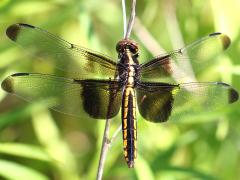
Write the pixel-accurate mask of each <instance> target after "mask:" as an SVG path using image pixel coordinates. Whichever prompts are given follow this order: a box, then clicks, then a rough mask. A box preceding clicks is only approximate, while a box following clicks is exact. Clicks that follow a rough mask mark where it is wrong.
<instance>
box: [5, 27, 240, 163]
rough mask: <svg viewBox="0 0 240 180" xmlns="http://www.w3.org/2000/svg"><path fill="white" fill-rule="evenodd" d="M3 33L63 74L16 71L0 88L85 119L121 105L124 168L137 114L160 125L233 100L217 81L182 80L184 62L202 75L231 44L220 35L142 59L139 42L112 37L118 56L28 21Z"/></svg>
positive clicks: (132, 151) (132, 150)
mask: <svg viewBox="0 0 240 180" xmlns="http://www.w3.org/2000/svg"><path fill="white" fill-rule="evenodd" d="M6 34H7V36H8V37H9V38H10V39H11V40H13V41H14V42H16V43H18V44H20V45H21V46H22V47H24V48H25V49H27V50H28V51H30V50H31V52H33V53H36V54H37V55H40V56H41V55H42V56H43V57H44V58H43V59H44V60H46V61H48V60H49V61H50V59H51V60H52V59H53V62H54V65H55V67H56V69H58V70H61V71H63V72H64V71H66V72H68V73H67V74H66V76H58V75H54V74H51V75H50V74H42V73H15V74H12V75H10V76H8V77H7V78H6V79H4V81H3V82H2V84H1V86H2V89H3V90H5V91H6V92H8V93H11V94H15V95H17V96H19V97H21V98H23V99H25V100H26V101H38V100H42V99H51V100H52V101H51V102H52V103H51V105H49V106H50V108H51V109H53V110H55V111H58V112H62V113H65V114H68V115H72V116H76V117H82V116H83V112H86V114H87V115H88V116H89V117H91V118H92V119H109V118H113V117H115V116H116V115H117V114H118V113H119V111H121V120H122V138H123V154H124V157H125V160H126V162H127V165H128V167H129V168H132V167H134V164H135V160H136V158H137V115H138V114H140V115H141V116H142V118H143V119H145V120H147V121H150V122H153V123H161V122H166V121H167V120H169V119H174V117H176V119H178V120H181V119H183V117H184V115H186V114H187V115H188V114H189V113H191V114H198V113H199V112H211V111H215V110H217V109H218V108H224V107H225V106H226V105H228V104H232V103H234V102H236V101H238V99H239V95H238V92H237V90H235V89H234V88H233V87H232V86H230V85H228V84H226V83H224V82H205V81H204V82H199V81H197V80H195V79H194V78H189V75H188V69H189V68H187V67H186V66H185V64H186V63H187V62H190V63H191V64H190V65H191V66H192V67H193V68H194V69H196V70H195V72H196V73H198V74H201V72H203V71H204V70H206V68H208V67H211V66H212V65H214V63H215V61H212V60H210V59H211V57H213V56H215V54H213V53H211V52H215V51H213V50H216V52H217V53H218V52H220V51H222V50H225V49H227V48H228V47H229V45H230V42H231V41H230V38H229V37H228V36H227V35H224V34H222V33H212V34H209V35H207V36H205V37H203V38H200V39H199V40H197V41H195V42H193V43H191V44H189V45H187V46H185V47H183V48H180V49H178V50H175V51H172V52H170V53H166V54H162V55H159V56H156V57H154V58H153V59H150V60H146V61H145V62H144V63H140V62H139V60H138V59H139V45H138V44H137V42H135V41H133V40H130V39H123V40H121V41H119V42H118V43H117V45H116V51H117V53H118V57H117V58H111V57H108V56H107V55H104V54H101V53H98V52H95V51H92V50H90V49H87V48H84V47H81V46H77V45H74V44H72V43H69V42H67V41H65V40H63V39H61V38H59V37H57V36H55V35H53V34H51V33H49V32H48V31H46V30H43V29H41V28H38V27H35V26H32V25H28V24H23V23H18V24H13V25H11V26H9V27H8V28H7V31H6ZM80 109H83V111H80ZM137 111H138V112H139V113H137ZM184 112H186V113H184ZM189 118H191V116H189Z"/></svg>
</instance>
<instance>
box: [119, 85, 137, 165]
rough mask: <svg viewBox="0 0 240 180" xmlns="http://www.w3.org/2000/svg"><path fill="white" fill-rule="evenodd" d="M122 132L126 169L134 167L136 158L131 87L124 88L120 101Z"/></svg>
mask: <svg viewBox="0 0 240 180" xmlns="http://www.w3.org/2000/svg"><path fill="white" fill-rule="evenodd" d="M122 132H123V148H124V157H125V159H126V162H127V164H128V167H134V159H136V157H137V120H136V95H135V90H134V88H133V87H128V86H127V87H126V88H125V90H124V92H123V99H122Z"/></svg>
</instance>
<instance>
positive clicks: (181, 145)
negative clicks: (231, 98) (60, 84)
mask: <svg viewBox="0 0 240 180" xmlns="http://www.w3.org/2000/svg"><path fill="white" fill-rule="evenodd" d="M129 8H130V6H128V9H129ZM137 16H138V21H137V26H135V27H136V29H134V31H133V34H132V38H133V39H135V40H136V41H138V42H139V44H140V48H141V49H140V50H141V54H140V61H141V62H144V61H145V60H147V59H151V58H152V56H153V55H152V54H154V55H156V53H159V54H160V53H162V52H160V51H158V50H159V48H158V47H156V45H154V44H153V41H151V43H150V44H148V43H147V42H149V41H148V40H149V37H148V34H147V33H146V31H145V29H144V28H146V30H147V31H148V32H149V33H150V34H151V35H152V37H153V40H154V42H155V41H156V42H157V45H159V46H160V45H161V47H163V48H164V49H167V50H170V49H176V48H181V47H182V46H183V45H184V44H189V43H191V42H193V41H194V40H197V39H199V38H200V37H202V36H204V35H207V34H209V33H212V32H223V33H225V34H227V35H228V36H229V37H230V38H231V40H232V45H231V46H230V47H229V49H228V50H227V51H226V52H224V53H221V54H220V55H219V56H217V57H215V56H214V57H213V59H214V58H215V60H217V62H218V63H217V64H214V65H210V66H208V67H204V68H203V71H201V73H200V74H197V76H198V78H199V79H200V80H202V81H223V82H226V83H229V84H231V85H233V87H235V88H236V89H237V90H238V91H239V90H240V83H239V82H240V78H239V75H240V62H239V52H240V43H239V42H240V31H239V29H240V16H239V0H228V1H226V0H222V1H217V0H211V1H188V0H182V1H174V0H172V1H167V0H161V1H159V0H151V1H137ZM17 22H23V23H28V24H32V25H35V26H38V27H41V28H43V29H46V30H48V31H50V32H52V33H53V34H57V35H59V36H60V37H62V38H63V39H66V40H68V41H70V42H72V43H74V44H79V45H81V46H84V47H87V48H90V49H93V50H96V51H99V52H102V53H104V54H107V55H109V56H112V57H116V59H117V54H116V52H115V45H116V43H117V42H118V41H119V40H120V39H121V38H122V37H123V25H122V14H121V1H120V0H119V1H111V0H69V1H67V0H49V1H39V0H32V1H30V0H18V1H13V0H3V1H0V72H1V73H0V77H1V79H4V78H5V77H6V76H8V75H10V74H12V73H14V72H40V73H47V74H48V73H52V72H54V70H53V69H54V67H53V66H52V64H50V63H48V62H43V61H39V60H38V58H36V57H35V56H31V53H29V52H28V51H27V50H24V49H22V48H21V47H18V46H17V45H16V44H14V43H13V42H12V41H10V40H9V39H8V38H7V37H6V35H5V30H6V28H7V27H8V26H9V25H11V24H13V23H17ZM140 23H141V24H140ZM141 25H142V26H141ZM149 45H150V46H149ZM149 47H150V48H149ZM156 51H157V52H156ZM0 100H1V102H0V111H1V114H0V129H1V131H0V176H1V177H3V178H5V179H6V178H7V179H64V180H65V179H71V180H74V179H81V178H82V179H94V178H95V176H96V172H97V165H98V157H99V153H100V148H101V142H102V133H103V129H104V128H103V127H104V121H95V120H90V119H87V118H85V117H84V118H81V119H77V118H73V117H70V116H67V115H62V114H60V113H57V112H52V111H51V113H52V114H50V113H49V111H48V110H46V107H47V105H48V104H47V102H43V101H39V102H36V103H34V104H29V103H24V102H23V101H21V100H19V99H18V98H17V97H13V96H10V95H7V94H6V93H5V92H4V91H3V90H1V91H0ZM189 103H191V102H189ZM190 105H191V104H190ZM239 109H240V106H239V102H237V103H236V104H233V105H231V106H228V107H226V109H225V110H224V111H219V112H210V113H205V112H200V113H199V114H188V116H187V118H185V119H184V121H176V122H172V123H171V121H169V122H167V123H165V124H152V123H149V122H146V121H144V120H143V119H142V118H141V117H140V116H139V117H138V125H139V129H138V153H139V155H138V159H137V161H136V168H135V169H128V168H127V165H126V163H125V162H124V158H123V153H122V149H123V147H122V140H121V135H120V134H119V135H118V137H117V139H116V141H115V142H114V143H113V144H112V146H111V148H110V150H109V153H108V156H107V161H106V165H105V169H104V179H237V177H240V171H239V168H240V153H239V142H240V140H239V139H240V121H239V120H240V110H239ZM120 123H121V121H120V116H119V115H118V116H117V117H116V118H114V121H113V124H112V126H111V132H114V130H115V129H117V127H118V126H119V125H120Z"/></svg>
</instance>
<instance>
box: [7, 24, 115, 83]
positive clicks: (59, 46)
mask: <svg viewBox="0 0 240 180" xmlns="http://www.w3.org/2000/svg"><path fill="white" fill-rule="evenodd" d="M6 34H7V36H8V37H9V38H10V39H11V40H13V41H15V42H17V43H18V44H20V45H21V46H23V47H24V48H26V49H27V51H31V52H32V53H33V54H36V56H38V57H42V58H41V59H44V60H48V61H51V62H53V64H54V65H55V66H56V67H57V68H59V69H60V70H63V71H67V72H68V74H69V75H70V76H71V77H74V78H79V77H81V78H84V79H85V78H93V77H102V78H106V79H109V78H114V75H115V69H116V63H115V62H114V61H113V60H112V59H111V58H109V57H107V56H105V55H102V54H100V53H97V52H94V51H91V50H89V49H86V48H83V47H80V46H77V45H74V44H71V43H69V42H67V41H65V40H63V39H61V38H59V37H57V36H55V35H53V34H51V33H49V32H47V31H45V30H43V29H40V28H38V27H34V26H32V25H28V24H13V25H11V26H10V27H8V29H7V32H6Z"/></svg>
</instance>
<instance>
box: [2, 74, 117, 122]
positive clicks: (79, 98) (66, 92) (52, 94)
mask: <svg viewBox="0 0 240 180" xmlns="http://www.w3.org/2000/svg"><path fill="white" fill-rule="evenodd" d="M2 88H3V89H4V90H5V91H7V92H9V93H11V94H15V95H17V96H19V97H21V98H23V99H24V100H27V101H39V100H48V101H49V102H50V105H49V106H50V108H52V109H53V110H56V111H59V112H62V113H65V114H68V115H72V116H77V117H82V116H83V112H87V114H88V115H90V117H93V118H97V119H106V118H107V116H108V118H111V117H114V116H115V115H116V114H117V113H118V112H119V109H120V104H121V87H120V85H119V83H118V82H117V81H106V80H76V79H68V78H63V77H57V76H52V75H45V74H29V73H17V74H13V75H11V76H9V77H7V78H6V79H5V80H4V81H3V82H2ZM109 105H111V108H109ZM81 108H82V109H81ZM83 110H84V111H83ZM108 111H109V112H108Z"/></svg>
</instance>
